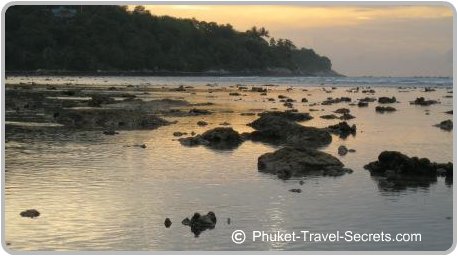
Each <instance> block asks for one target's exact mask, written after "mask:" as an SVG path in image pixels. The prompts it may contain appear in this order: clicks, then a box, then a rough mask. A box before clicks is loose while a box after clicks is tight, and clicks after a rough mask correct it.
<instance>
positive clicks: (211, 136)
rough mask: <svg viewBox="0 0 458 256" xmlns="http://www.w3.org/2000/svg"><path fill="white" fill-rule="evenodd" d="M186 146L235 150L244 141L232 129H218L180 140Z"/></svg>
mask: <svg viewBox="0 0 458 256" xmlns="http://www.w3.org/2000/svg"><path fill="white" fill-rule="evenodd" d="M178 141H179V142H180V143H181V144H182V145H184V146H198V145H204V146H208V147H210V148H214V149H233V148H236V147H238V146H239V145H240V144H241V143H242V142H243V139H242V137H241V136H240V134H239V133H238V132H236V131H234V130H233V129H232V128H230V127H217V128H214V129H211V130H208V131H206V132H204V133H203V134H202V135H197V136H195V137H187V138H181V139H178Z"/></svg>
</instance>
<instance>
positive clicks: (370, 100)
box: [359, 97, 377, 102]
mask: <svg viewBox="0 0 458 256" xmlns="http://www.w3.org/2000/svg"><path fill="white" fill-rule="evenodd" d="M376 100H377V99H376V98H371V97H365V98H362V99H359V101H360V102H374V101H376Z"/></svg>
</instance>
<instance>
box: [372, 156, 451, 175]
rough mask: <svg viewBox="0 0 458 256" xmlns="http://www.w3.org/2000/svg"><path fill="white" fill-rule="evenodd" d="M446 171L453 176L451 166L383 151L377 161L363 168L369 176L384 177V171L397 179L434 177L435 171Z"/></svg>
mask: <svg viewBox="0 0 458 256" xmlns="http://www.w3.org/2000/svg"><path fill="white" fill-rule="evenodd" d="M441 168H442V169H444V170H446V171H445V173H446V174H447V175H450V176H452V175H453V164H452V163H450V162H449V163H447V164H438V163H433V162H431V161H430V160H429V159H427V158H418V157H408V156H406V155H404V154H402V153H400V152H397V151H383V152H382V153H380V155H379V156H378V161H374V162H371V163H369V164H367V165H365V166H364V169H367V170H369V171H370V172H371V174H377V175H383V176H386V171H387V170H390V171H392V172H393V174H391V177H394V174H395V175H397V176H399V177H405V176H416V177H428V176H429V177H436V176H437V174H438V173H437V169H441Z"/></svg>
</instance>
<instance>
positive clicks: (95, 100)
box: [87, 94, 115, 107]
mask: <svg viewBox="0 0 458 256" xmlns="http://www.w3.org/2000/svg"><path fill="white" fill-rule="evenodd" d="M113 103H115V100H114V99H113V98H111V97H108V96H105V95H101V94H96V95H93V96H92V98H91V99H90V100H89V101H88V102H87V105H88V106H90V107H100V106H101V105H102V104H113Z"/></svg>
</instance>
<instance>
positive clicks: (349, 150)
mask: <svg viewBox="0 0 458 256" xmlns="http://www.w3.org/2000/svg"><path fill="white" fill-rule="evenodd" d="M348 152H350V153H355V152H356V150H355V149H352V148H350V149H348Z"/></svg>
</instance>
